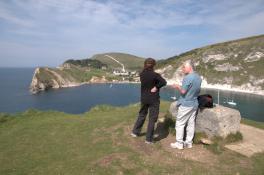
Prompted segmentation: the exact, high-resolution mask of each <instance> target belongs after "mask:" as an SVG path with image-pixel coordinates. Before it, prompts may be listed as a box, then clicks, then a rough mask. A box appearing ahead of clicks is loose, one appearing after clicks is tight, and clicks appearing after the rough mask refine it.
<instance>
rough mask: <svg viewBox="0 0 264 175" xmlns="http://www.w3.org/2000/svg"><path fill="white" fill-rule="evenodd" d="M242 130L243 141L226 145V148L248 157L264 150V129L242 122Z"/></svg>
mask: <svg viewBox="0 0 264 175" xmlns="http://www.w3.org/2000/svg"><path fill="white" fill-rule="evenodd" d="M240 132H241V133H242V135H243V141H242V142H239V143H234V144H230V145H226V146H225V147H226V148H228V149H231V150H233V151H236V152H238V153H240V154H242V155H245V156H247V157H250V156H252V155H253V154H255V153H258V152H263V151H264V130H262V129H258V128H254V127H252V126H248V125H244V124H241V125H240Z"/></svg>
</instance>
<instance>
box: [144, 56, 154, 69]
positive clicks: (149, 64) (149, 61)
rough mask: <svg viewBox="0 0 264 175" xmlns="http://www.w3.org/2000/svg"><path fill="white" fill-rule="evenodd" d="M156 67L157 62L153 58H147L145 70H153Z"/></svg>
mask: <svg viewBox="0 0 264 175" xmlns="http://www.w3.org/2000/svg"><path fill="white" fill-rule="evenodd" d="M155 65H156V61H155V60H154V59H153V58H147V59H146V60H145V62H144V70H145V69H148V70H153V69H154V66H155Z"/></svg>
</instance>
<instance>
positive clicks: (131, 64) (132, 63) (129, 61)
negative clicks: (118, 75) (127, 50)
mask: <svg viewBox="0 0 264 175" xmlns="http://www.w3.org/2000/svg"><path fill="white" fill-rule="evenodd" d="M105 55H109V56H111V57H113V58H115V59H116V60H118V61H119V62H121V63H122V64H124V66H125V68H126V69H128V70H141V69H142V68H143V63H144V58H141V57H137V56H134V55H130V54H124V53H104V54H97V55H94V56H93V57H91V59H95V60H99V61H100V62H102V63H104V64H106V65H108V66H109V67H110V68H112V69H116V68H120V64H118V63H117V62H115V61H113V60H111V59H110V58H108V57H107V56H105Z"/></svg>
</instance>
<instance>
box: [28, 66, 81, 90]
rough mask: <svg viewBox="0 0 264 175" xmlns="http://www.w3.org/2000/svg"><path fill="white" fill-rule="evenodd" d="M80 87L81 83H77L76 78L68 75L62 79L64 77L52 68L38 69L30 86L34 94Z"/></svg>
mask: <svg viewBox="0 0 264 175" xmlns="http://www.w3.org/2000/svg"><path fill="white" fill-rule="evenodd" d="M57 71H58V70H57ZM79 85H81V83H80V82H77V81H75V80H74V78H73V77H71V76H69V75H67V77H62V75H60V74H59V73H58V72H56V71H55V70H52V69H50V68H36V69H35V72H34V75H33V78H32V81H31V84H30V91H31V92H32V93H38V92H40V91H45V90H48V89H51V88H54V89H57V88H62V87H73V86H79Z"/></svg>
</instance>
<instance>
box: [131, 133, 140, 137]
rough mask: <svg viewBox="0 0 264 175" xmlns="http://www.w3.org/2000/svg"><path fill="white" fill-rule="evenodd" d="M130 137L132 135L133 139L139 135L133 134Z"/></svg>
mask: <svg viewBox="0 0 264 175" xmlns="http://www.w3.org/2000/svg"><path fill="white" fill-rule="evenodd" d="M130 135H131V137H138V135H136V134H134V133H131V134H130Z"/></svg>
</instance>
